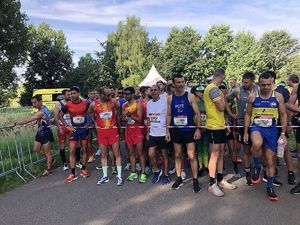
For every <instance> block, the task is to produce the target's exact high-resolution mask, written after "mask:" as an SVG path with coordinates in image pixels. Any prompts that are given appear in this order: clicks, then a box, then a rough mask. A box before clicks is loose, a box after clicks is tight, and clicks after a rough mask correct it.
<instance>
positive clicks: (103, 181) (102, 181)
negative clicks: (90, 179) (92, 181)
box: [97, 177, 109, 185]
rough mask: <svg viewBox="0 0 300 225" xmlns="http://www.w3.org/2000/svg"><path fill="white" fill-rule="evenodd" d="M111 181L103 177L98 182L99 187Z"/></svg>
mask: <svg viewBox="0 0 300 225" xmlns="http://www.w3.org/2000/svg"><path fill="white" fill-rule="evenodd" d="M108 181H109V177H102V178H101V179H100V180H98V182H97V185H103V184H105V183H107V182H108Z"/></svg>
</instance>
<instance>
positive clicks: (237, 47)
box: [226, 31, 266, 80]
mask: <svg viewBox="0 0 300 225" xmlns="http://www.w3.org/2000/svg"><path fill="white" fill-rule="evenodd" d="M262 54H263V49H262V48H261V46H260V44H259V43H258V42H257V41H256V39H255V36H254V34H253V33H252V32H250V31H248V32H238V33H237V34H236V35H235V37H234V40H233V42H232V47H231V49H230V56H229V57H228V65H227V68H226V76H227V77H230V78H236V79H237V80H241V78H242V75H243V74H244V73H245V72H246V71H251V72H253V73H254V74H256V75H258V74H260V73H261V72H262V70H263V69H265V67H266V65H265V62H264V60H263V56H262Z"/></svg>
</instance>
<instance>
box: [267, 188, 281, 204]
mask: <svg viewBox="0 0 300 225" xmlns="http://www.w3.org/2000/svg"><path fill="white" fill-rule="evenodd" d="M267 195H268V199H269V200H270V201H278V200H279V197H278V196H277V195H276V194H275V192H274V189H273V188H267Z"/></svg>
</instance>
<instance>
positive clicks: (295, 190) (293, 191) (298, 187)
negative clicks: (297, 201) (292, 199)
mask: <svg viewBox="0 0 300 225" xmlns="http://www.w3.org/2000/svg"><path fill="white" fill-rule="evenodd" d="M290 193H291V194H292V195H300V183H298V184H297V185H296V186H295V187H293V188H292V189H291V191H290Z"/></svg>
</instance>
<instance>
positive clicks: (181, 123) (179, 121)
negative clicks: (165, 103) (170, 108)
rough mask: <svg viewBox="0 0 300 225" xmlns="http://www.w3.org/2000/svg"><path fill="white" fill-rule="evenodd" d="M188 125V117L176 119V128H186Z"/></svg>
mask: <svg viewBox="0 0 300 225" xmlns="http://www.w3.org/2000/svg"><path fill="white" fill-rule="evenodd" d="M187 124H188V119H187V117H186V116H177V117H174V125H175V126H186V125H187Z"/></svg>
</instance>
